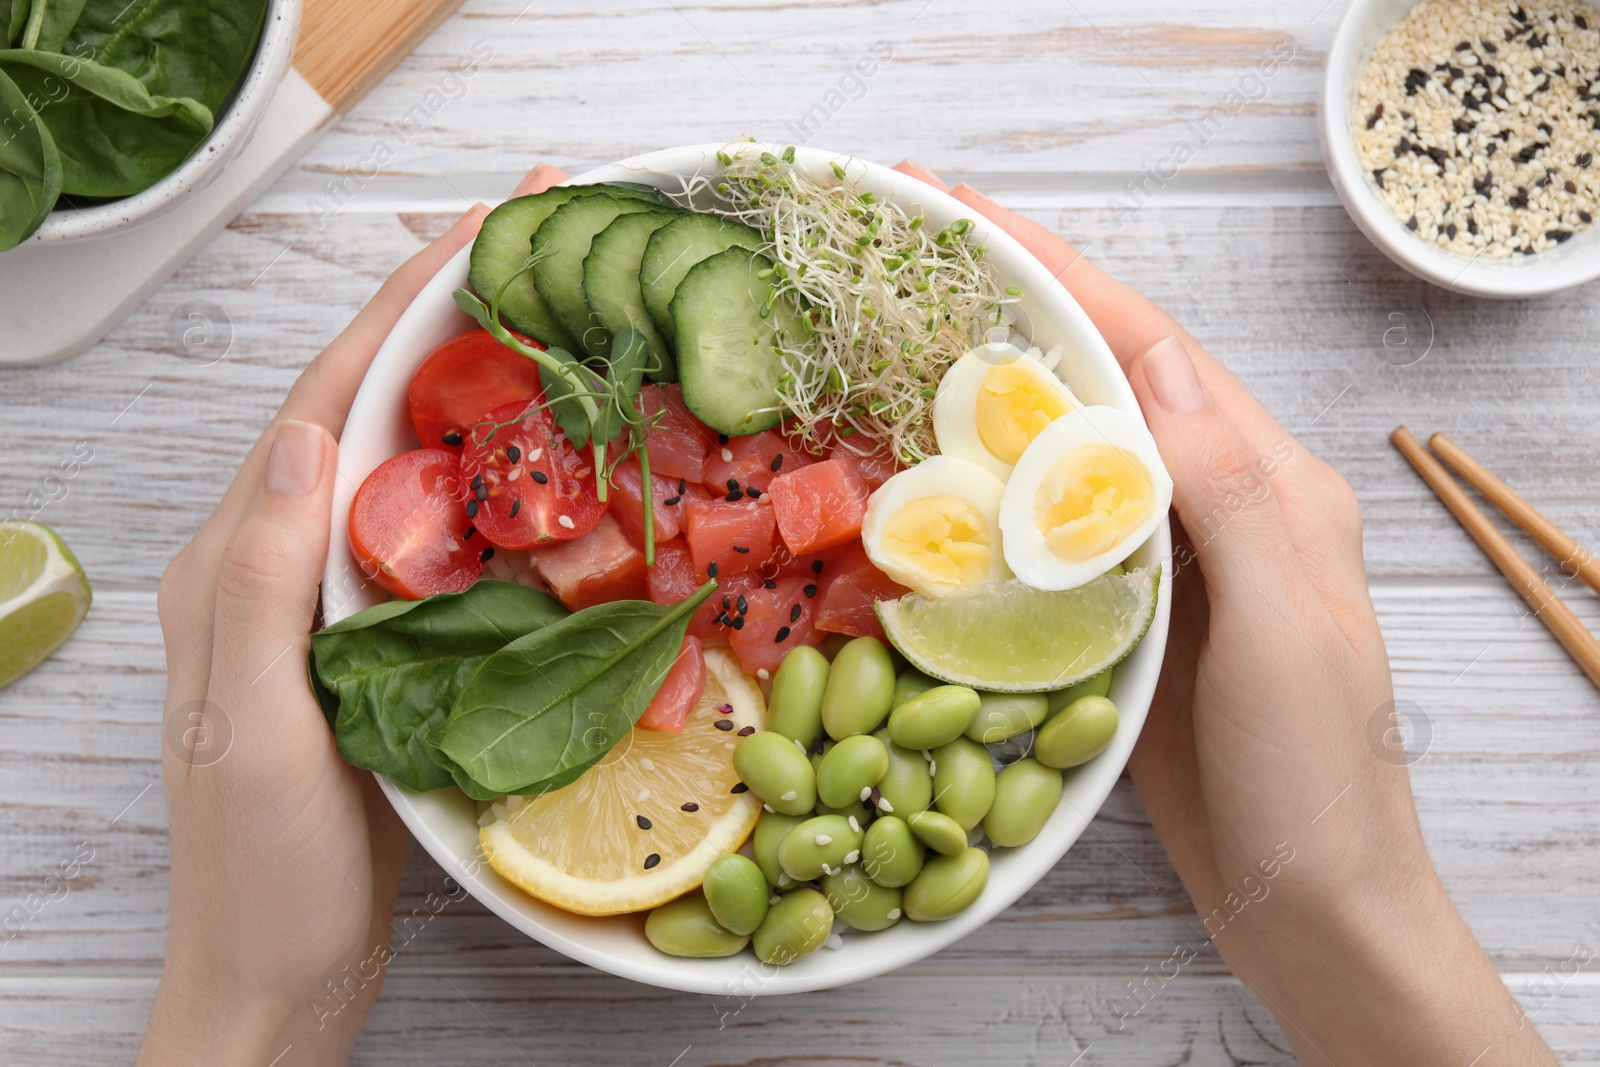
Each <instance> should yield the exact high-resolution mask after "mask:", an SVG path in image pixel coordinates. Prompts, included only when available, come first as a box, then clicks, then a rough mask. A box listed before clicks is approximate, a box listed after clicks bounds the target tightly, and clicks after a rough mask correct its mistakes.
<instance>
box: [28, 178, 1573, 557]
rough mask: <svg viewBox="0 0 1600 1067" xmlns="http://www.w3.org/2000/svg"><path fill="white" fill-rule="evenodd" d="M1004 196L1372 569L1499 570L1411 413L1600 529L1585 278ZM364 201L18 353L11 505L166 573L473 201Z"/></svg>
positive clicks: (1166, 211) (1264, 209)
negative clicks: (1174, 353) (1318, 499)
mask: <svg viewBox="0 0 1600 1067" xmlns="http://www.w3.org/2000/svg"><path fill="white" fill-rule="evenodd" d="M1003 199H1004V200H1005V201H1006V202H1007V203H1008V204H1010V205H1012V206H1015V207H1017V208H1019V209H1021V210H1023V211H1024V212H1025V213H1026V214H1028V215H1030V216H1032V217H1034V218H1037V219H1039V220H1040V221H1041V222H1044V223H1045V224H1047V225H1050V226H1052V227H1054V228H1056V229H1058V230H1059V231H1061V232H1063V233H1065V234H1067V235H1069V236H1071V237H1073V238H1074V239H1075V240H1077V241H1078V242H1079V243H1080V244H1081V245H1082V247H1084V248H1085V249H1086V251H1087V252H1088V254H1089V255H1091V256H1092V257H1094V258H1095V259H1097V260H1098V261H1099V262H1101V263H1102V264H1103V265H1104V266H1105V267H1107V268H1108V269H1110V270H1112V271H1113V272H1115V273H1116V274H1118V275H1119V276H1121V277H1122V278H1124V279H1126V280H1127V281H1128V282H1130V283H1131V284H1133V285H1134V286H1136V287H1138V288H1140V289H1142V290H1144V291H1145V292H1147V293H1149V294H1150V295H1151V296H1152V297H1153V298H1155V299H1157V300H1158V301H1160V302H1161V303H1162V304H1163V305H1165V306H1166V307H1167V308H1168V309H1169V310H1171V311H1172V312H1173V313H1174V314H1175V315H1177V317H1178V318H1179V319H1180V320H1181V321H1183V322H1185V323H1187V324H1188V325H1189V326H1190V327H1191V329H1192V330H1193V331H1194V332H1195V333H1196V334H1197V335H1198V336H1199V337H1200V338H1201V340H1202V341H1204V342H1205V343H1207V344H1208V345H1209V346H1211V348H1212V350H1213V351H1214V352H1215V353H1216V354H1217V355H1218V356H1220V357H1221V358H1222V359H1224V360H1225V361H1226V362H1228V363H1229V364H1230V365H1231V366H1232V367H1233V368H1234V369H1235V370H1236V372H1237V373H1238V374H1239V376H1240V377H1241V378H1242V379H1243V380H1244V381H1245V383H1246V384H1247V385H1248V386H1250V388H1251V389H1253V390H1254V391H1255V392H1256V393H1257V395H1259V396H1260V397H1261V398H1262V400H1263V402H1264V403H1265V404H1266V406H1267V407H1268V409H1269V410H1271V411H1272V412H1273V413H1274V414H1275V415H1276V416H1277V417H1278V419H1279V420H1280V421H1281V422H1282V423H1283V424H1284V426H1285V427H1286V428H1287V429H1288V430H1289V431H1290V432H1292V433H1294V434H1296V435H1298V436H1299V438H1300V439H1301V440H1302V442H1303V443H1304V444H1305V445H1306V446H1307V447H1309V448H1311V449H1312V450H1314V451H1315V452H1316V453H1317V454H1319V455H1321V456H1322V457H1323V458H1325V459H1326V460H1328V461H1329V462H1330V463H1332V464H1333V465H1334V466H1335V467H1337V468H1338V469H1339V470H1340V471H1342V472H1343V473H1344V474H1345V476H1346V477H1347V478H1349V479H1350V481H1351V482H1352V483H1353V484H1354V485H1355V487H1356V489H1357V491H1358V492H1359V494H1360V496H1361V499H1362V502H1363V505H1364V508H1365V511H1366V517H1367V560H1368V566H1369V569H1370V571H1371V573H1372V574H1373V575H1374V576H1376V577H1379V578H1384V577H1393V576H1402V577H1403V576H1431V577H1447V576H1472V577H1489V576H1493V575H1494V574H1495V572H1494V570H1493V569H1492V568H1491V567H1490V565H1489V564H1488V562H1487V561H1486V560H1485V559H1484V558H1483V557H1482V555H1481V554H1480V553H1479V552H1478V550H1477V548H1476V547H1475V546H1474V545H1473V544H1472V542H1471V541H1470V539H1468V538H1467V536H1466V535H1465V534H1464V533H1462V532H1461V531H1460V530H1459V529H1458V528H1457V527H1456V525H1455V523H1454V521H1453V520H1452V519H1450V517H1449V516H1448V514H1447V513H1446V512H1445V511H1444V509H1443V508H1442V507H1440V506H1439V505H1438V503H1437V502H1436V501H1435V500H1434V499H1433V497H1432V494H1430V493H1429V492H1428V491H1427V489H1426V488H1425V487H1424V486H1423V485H1422V483H1421V481H1420V480H1418V479H1417V477H1416V476H1415V474H1414V473H1413V472H1412V471H1411V470H1410V469H1409V468H1408V467H1407V466H1406V464H1405V463H1404V461H1403V460H1401V459H1400V457H1399V456H1398V455H1397V454H1396V453H1395V452H1394V451H1393V450H1392V449H1391V448H1390V447H1389V445H1388V443H1387V440H1386V438H1387V434H1388V432H1389V431H1390V430H1391V429H1393V428H1394V426H1395V425H1396V424H1397V423H1400V422H1405V423H1407V424H1409V425H1410V426H1411V427H1412V428H1413V429H1414V430H1416V431H1417V432H1418V433H1426V432H1428V431H1431V430H1435V429H1442V430H1445V431H1447V432H1449V433H1450V434H1451V435H1452V436H1453V437H1454V438H1455V439H1456V440H1458V441H1460V442H1461V443H1462V444H1463V445H1464V446H1465V447H1467V448H1469V449H1470V450H1471V451H1472V452H1473V453H1474V454H1475V455H1478V456H1479V457H1481V458H1482V460H1483V462H1485V463H1486V464H1487V465H1489V466H1490V467H1491V468H1492V469H1493V470H1495V471H1496V472H1498V473H1499V474H1500V475H1501V476H1502V477H1504V478H1505V479H1506V480H1507V481H1509V482H1511V483H1512V485H1514V486H1515V487H1516V488H1517V489H1518V490H1519V491H1521V492H1522V493H1523V494H1524V495H1525V496H1527V497H1528V498H1529V499H1530V500H1531V501H1532V502H1533V503H1534V504H1535V505H1536V506H1538V507H1539V508H1540V509H1541V510H1543V511H1544V512H1545V514H1547V515H1548V516H1550V518H1551V519H1552V520H1553V521H1555V522H1556V523H1558V524H1559V525H1561V526H1563V527H1564V528H1566V529H1567V530H1569V531H1571V532H1572V533H1573V534H1575V535H1576V536H1578V537H1579V538H1580V539H1587V540H1588V541H1589V542H1590V543H1591V545H1594V544H1596V543H1600V529H1597V527H1596V522H1595V516H1594V513H1593V509H1592V508H1591V507H1590V504H1591V502H1592V501H1593V500H1594V499H1595V496H1596V493H1597V491H1600V470H1597V469H1596V468H1595V467H1594V465H1593V464H1592V463H1589V462H1587V460H1586V458H1585V457H1588V456H1593V455H1595V454H1597V452H1600V424H1597V423H1596V421H1595V420H1594V419H1593V418H1592V407H1593V405H1592V400H1591V398H1592V397H1593V395H1594V390H1595V386H1596V382H1597V376H1600V369H1597V364H1596V363H1595V360H1594V358H1593V353H1592V347H1593V346H1592V343H1591V338H1592V337H1593V336H1595V334H1596V332H1597V331H1600V304H1596V302H1595V301H1594V300H1592V299H1590V298H1589V296H1588V295H1587V293H1586V292H1585V291H1584V290H1576V291H1573V292H1570V293H1567V294H1564V295H1560V296H1555V297H1551V298H1548V299H1546V300H1542V301H1539V302H1536V303H1524V304H1515V305H1508V304H1494V303H1488V302H1483V301H1473V300H1468V299H1466V298H1463V297H1455V296H1451V295H1448V294H1445V293H1442V292H1440V291H1439V290H1436V289H1431V288H1429V287H1428V286H1425V285H1424V284H1422V283H1421V282H1417V281H1414V280H1411V279H1409V277H1408V276H1407V275H1404V274H1403V273H1401V272H1400V271H1399V270H1398V268H1395V267H1394V266H1392V265H1391V264H1389V263H1388V261H1387V260H1385V259H1383V258H1382V257H1381V256H1380V255H1379V254H1378V253H1377V252H1376V251H1375V250H1374V249H1373V248H1372V247H1371V246H1370V245H1369V244H1368V243H1367V242H1366V240H1365V239H1364V238H1362V237H1361V235H1360V234H1359V233H1358V232H1357V231H1356V230H1355V229H1354V227H1353V226H1352V225H1351V223H1350V222H1349V220H1348V219H1347V218H1346V217H1345V215H1344V213H1343V212H1342V211H1340V210H1339V209H1337V208H1334V207H1329V206H1316V205H1309V206H1305V205H1301V206H1287V207H1279V206H1277V205H1276V204H1275V203H1273V202H1269V200H1268V199H1267V198H1265V197H1262V198H1257V203H1256V205H1254V206H1250V205H1235V206H1219V205H1217V204H1199V205H1193V204H1189V205H1186V204H1184V203H1183V202H1177V203H1172V202H1169V201H1167V200H1164V199H1161V198H1157V199H1155V200H1153V201H1152V202H1151V204H1150V206H1148V207H1146V208H1145V209H1144V210H1143V211H1140V212H1138V213H1137V214H1134V215H1132V216H1131V217H1122V216H1119V215H1118V214H1116V213H1114V212H1111V211H1107V210H1105V209H1103V208H1101V209H1096V208H1086V207H1071V208H1066V207H1062V206H1060V203H1059V202H1058V201H1057V200H1055V199H1052V198H1050V197H1046V196H1043V195H1041V194H1036V193H1017V194H1015V195H1013V196H1007V197H1003ZM360 206H361V208H362V209H361V210H350V211H347V212H343V213H339V214H335V215H333V216H330V217H328V218H326V219H323V220H322V221H321V223H320V224H319V222H318V220H317V219H316V218H315V217H314V216H312V215H309V214H307V213H305V212H302V211H294V212H290V213H255V214H250V215H246V216H245V217H243V218H242V219H240V220H239V221H238V222H236V223H235V224H234V225H233V226H232V227H231V228H230V229H229V230H228V231H227V232H225V233H224V234H223V235H222V236H221V237H219V238H218V240H217V241H216V242H214V243H213V244H212V245H211V246H210V247H209V248H208V249H207V250H206V251H205V252H204V253H202V254H201V255H200V256H199V257H198V258H197V259H196V260H195V261H194V262H193V263H191V264H190V265H189V266H188V267H186V268H185V269H184V270H183V271H181V272H180V273H179V274H178V275H177V277H176V278H174V279H173V281H172V282H170V283H169V284H168V285H167V286H165V287H163V288H162V289H161V290H160V291H159V292H158V293H157V294H156V295H155V296H154V297H153V298H152V299H151V301H150V302H149V303H148V304H147V305H146V306H145V307H144V308H142V309H140V310H139V311H137V312H135V313H134V314H133V315H132V316H131V317H130V318H129V319H128V321H127V322H126V323H124V324H123V325H122V326H121V327H120V328H119V329H118V330H116V331H115V332H114V333H113V334H112V335H111V337H110V338H109V339H108V340H107V341H106V342H104V343H103V344H101V345H99V346H97V347H96V348H95V349H94V350H92V351H90V352H88V353H86V354H84V355H83V356H82V357H80V358H78V359H75V360H73V361H71V362H70V363H67V364H63V365H60V366H56V367H44V368H28V369H23V370H16V371H13V372H12V373H11V375H10V377H9V378H8V383H7V385H6V388H5V391H4V393H3V394H0V446H3V447H4V449H5V450H6V454H7V456H8V460H9V462H8V463H7V464H6V467H5V469H4V470H3V471H0V505H4V506H5V507H6V508H7V510H8V511H9V513H11V514H19V515H23V516H26V515H28V514H32V513H34V512H35V511H37V513H38V517H40V518H41V519H43V520H44V521H47V522H50V523H52V524H54V525H56V526H57V527H58V528H59V529H60V530H61V532H62V533H63V535H64V536H66V538H67V539H68V541H69V543H71V544H72V545H73V547H74V549H75V550H76V551H77V552H78V553H79V555H80V557H81V558H82V559H83V560H84V563H85V565H86V566H87V567H88V569H89V572H90V575H91V576H92V578H93V579H94V581H95V582H96V584H97V587H99V588H106V587H111V588H139V589H150V588H153V587H154V584H155V582H156V580H157V579H158V578H159V576H160V573H161V570H162V568H163V567H164V566H165V564H166V561H167V560H168V559H169V558H170V557H171V556H172V554H173V553H174V552H175V551H176V550H177V549H178V548H179V547H180V546H181V545H182V544H183V542H184V541H185V540H186V539H187V538H188V537H189V536H190V535H191V534H192V532H193V531H194V529H195V528H196V527H197V526H198V525H199V523H200V522H202V521H203V520H204V518H205V516H206V515H207V514H208V513H209V512H210V509H211V507H212V505H213V504H214V502H215V500H216V499H217V498H218V496H220V494H221V492H222V490H223V489H224V488H225V487H226V485H227V482H228V480H229V479H230V478H231V477H232V473H233V471H234V469H235V468H236V466H237V464H238V462H239V460H240V458H241V457H242V456H243V454H244V452H245V451H246V449H247V448H248V447H249V445H250V444H251V442H252V441H253V440H254V439H255V437H256V435H257V434H258V433H259V432H260V430H261V427H262V426H263V425H264V424H265V423H266V422H267V420H268V419H269V418H270V417H271V415H272V413H273V412H274V411H275V410H276V407H277V404H278V402H279V401H280V399H281V398H282V396H283V394H284V392H285V391H286V390H287V389H288V387H289V385H290V383H291V382H292V381H293V380H294V377H295V375H296V374H297V373H298V372H299V370H300V369H301V368H302V367H303V366H304V364H305V363H306V362H307V360H309V358H310V357H311V356H312V355H313V354H314V353H315V352H316V351H318V350H319V349H320V348H321V347H322V345H323V344H325V343H326V342H327V341H328V340H329V339H330V338H331V337H333V336H334V335H335V334H336V333H337V332H338V330H339V329H340V328H341V327H342V326H343V325H344V324H345V323H346V322H348V321H349V319H350V317H351V316H352V315H353V314H354V313H355V312H356V310H358V309H359V307H360V306H361V304H362V303H363V302H364V301H365V299H366V298H367V297H368V296H370V295H371V293H372V292H373V291H374V290H375V289H376V288H377V286H378V285H379V284H380V283H381V281H382V280H383V278H384V277H386V276H387V274H388V273H389V271H391V270H392V269H393V268H394V267H395V266H396V265H397V264H398V263H399V262H400V261H401V260H402V259H403V258H404V257H405V256H406V255H408V254H409V253H410V252H411V251H413V250H415V249H416V248H417V247H418V246H419V244H420V242H421V241H422V240H423V239H424V238H426V237H430V236H432V235H433V234H435V233H437V232H438V231H439V230H440V229H442V228H443V227H444V226H446V225H447V224H448V222H449V220H450V217H451V216H449V215H447V214H442V213H439V212H436V211H435V212H428V211H420V212H403V213H396V212H395V211H394V210H393V209H387V208H386V209H384V210H366V208H370V207H372V206H373V205H372V204H363V205H360ZM198 301H209V302H210V303H211V304H213V305H216V307H217V308H220V309H221V310H220V314H221V315H222V316H225V318H226V321H227V323H228V324H229V325H228V329H229V330H230V331H231V338H232V340H231V347H230V348H229V350H228V354H227V356H226V358H223V359H221V360H220V361H218V362H215V363H213V364H211V365H204V366H202V365H196V364H200V363H205V362H207V361H209V360H211V359H212V358H214V356H215V354H216V352H217V351H218V348H215V347H214V348H204V347H200V348H196V349H195V351H194V352H189V351H187V350H186V349H184V347H183V345H182V344H181V343H179V342H177V341H174V339H173V338H174V337H175V336H176V337H179V338H181V337H182V336H183V331H184V330H185V329H186V328H191V327H192V326H193V323H192V322H191V320H189V319H188V318H186V317H185V315H186V314H187V311H188V305H191V304H193V303H194V302H198ZM211 314H213V315H216V314H218V313H217V312H211ZM1402 333H1404V334H1405V337H1406V339H1407V341H1408V345H1406V346H1400V345H1399V339H1400V337H1401V334H1402ZM1386 334H1387V336H1388V344H1389V347H1386V345H1385V336H1386ZM196 336H199V335H198V334H192V335H191V340H192V339H193V337H196ZM219 336H220V335H219ZM218 347H220V343H219V346H218ZM176 353H182V354H183V355H182V356H180V355H179V354H176ZM1418 355H1420V356H1421V359H1420V361H1419V362H1416V363H1414V364H1413V365H1410V366H1396V365H1393V364H1396V363H1402V362H1408V361H1410V360H1412V359H1415V358H1417V356H1418ZM185 358H187V359H188V362H185ZM1386 360H1387V362H1386ZM84 449H90V450H92V458H90V459H89V461H88V462H86V463H81V464H80V467H81V469H80V470H79V471H78V472H77V474H76V476H75V477H73V478H70V479H64V480H62V479H52V477H51V475H52V472H53V471H56V470H57V468H58V467H59V466H60V464H62V463H63V462H66V461H70V460H71V459H72V458H73V457H74V456H75V455H78V456H80V457H81V455H82V452H83V450H84ZM134 485H136V486H138V487H139V491H138V492H137V493H129V492H128V487H129V486H134ZM52 498H54V499H52ZM1515 538H1516V539H1517V543H1518V544H1519V545H1521V546H1523V547H1524V548H1525V549H1526V553H1527V555H1528V557H1529V558H1530V559H1532V560H1534V561H1535V562H1537V563H1538V564H1539V565H1541V566H1543V567H1545V569H1546V571H1547V572H1549V573H1550V574H1551V576H1552V577H1557V576H1556V575H1555V565H1554V563H1553V561H1550V560H1548V559H1546V558H1545V557H1544V556H1543V555H1542V554H1540V553H1538V552H1537V550H1536V549H1534V548H1533V547H1532V545H1531V543H1530V542H1528V541H1527V540H1526V539H1525V538H1522V537H1521V535H1520V533H1518V534H1516V535H1515Z"/></svg>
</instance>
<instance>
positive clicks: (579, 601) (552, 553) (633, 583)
mask: <svg viewBox="0 0 1600 1067" xmlns="http://www.w3.org/2000/svg"><path fill="white" fill-rule="evenodd" d="M533 570H534V573H535V574H537V575H538V576H539V580H540V581H542V582H544V584H545V585H546V586H547V587H548V588H549V590H550V592H551V593H552V594H554V595H555V598H556V599H557V600H559V601H561V603H562V604H563V605H565V606H566V608H567V610H568V611H581V610H583V609H584V608H587V607H592V606H594V605H595V604H609V603H611V601H613V600H643V599H645V597H646V594H647V592H648V589H647V586H646V584H645V566H644V553H643V552H640V551H639V550H638V549H637V548H635V547H633V542H631V541H629V540H628V539H627V538H626V537H625V536H623V533H622V528H621V527H619V526H618V525H617V520H616V519H613V518H612V517H611V516H610V515H602V516H601V517H600V519H599V520H598V522H596V524H595V527H594V529H593V530H590V531H589V532H588V533H587V534H585V535H584V536H582V537H580V538H578V539H577V540H575V541H566V542H563V543H561V544H555V545H550V546H549V547H547V548H541V549H540V550H539V551H537V552H535V553H534V554H533Z"/></svg>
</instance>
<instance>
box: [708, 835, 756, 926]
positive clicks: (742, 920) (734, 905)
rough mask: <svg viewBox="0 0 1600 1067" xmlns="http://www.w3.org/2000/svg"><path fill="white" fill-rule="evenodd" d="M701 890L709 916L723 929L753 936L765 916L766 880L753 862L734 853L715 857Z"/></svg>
mask: <svg viewBox="0 0 1600 1067" xmlns="http://www.w3.org/2000/svg"><path fill="white" fill-rule="evenodd" d="M702 888H703V891H704V892H705V896H706V904H707V905H709V906H710V908H711V917H712V918H714V919H716V920H717V923H718V924H719V925H721V926H722V928H723V929H725V930H729V931H732V932H733V933H736V934H753V933H755V932H756V927H758V926H760V925H761V920H762V919H765V918H766V917H767V894H768V889H767V879H766V876H765V875H763V874H762V873H761V868H760V867H758V866H756V862H755V860H752V859H748V858H746V857H744V856H741V855H739V854H738V853H737V852H735V853H733V854H732V855H728V856H721V857H718V859H717V861H716V862H715V863H713V864H712V865H711V869H710V870H708V871H707V872H706V883H705V885H704V886H703V887H702Z"/></svg>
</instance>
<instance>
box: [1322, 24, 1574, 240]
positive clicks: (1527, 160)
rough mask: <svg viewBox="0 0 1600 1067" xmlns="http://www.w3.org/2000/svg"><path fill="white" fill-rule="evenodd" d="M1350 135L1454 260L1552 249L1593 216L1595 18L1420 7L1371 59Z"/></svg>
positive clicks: (1389, 189)
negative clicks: (1452, 254) (1452, 255)
mask: <svg viewBox="0 0 1600 1067" xmlns="http://www.w3.org/2000/svg"><path fill="white" fill-rule="evenodd" d="M1353 134H1354V137H1355V141H1356V148H1357V151H1358V152H1359V154H1360V156H1361V160H1362V165H1363V167H1364V168H1365V169H1366V171H1367V174H1368V177H1369V178H1370V179H1371V180H1372V181H1373V182H1374V183H1375V184H1376V185H1377V187H1378V188H1379V190H1380V196H1381V197H1382V198H1383V200H1384V203H1385V204H1387V205H1388V207H1389V210H1390V211H1392V212H1393V213H1394V215H1395V217H1396V218H1398V219H1400V220H1401V221H1402V222H1404V223H1405V225H1406V227H1407V228H1408V229H1410V230H1411V231H1412V232H1414V233H1416V234H1417V236H1418V237H1421V238H1422V239H1423V240H1426V241H1429V242H1432V243H1433V244H1436V245H1438V246H1439V247H1441V248H1443V249H1445V250H1447V251H1450V252H1454V253H1457V254H1459V255H1463V256H1480V255H1482V256H1491V257H1505V256H1511V255H1515V254H1519V253H1520V254H1522V255H1532V254H1533V253H1535V252H1542V251H1544V250H1546V249H1549V248H1554V247H1555V246H1556V245H1558V244H1560V243H1561V242H1563V241H1566V240H1567V239H1569V238H1570V237H1571V236H1572V235H1573V234H1574V233H1576V232H1578V231H1579V230H1582V229H1585V228H1587V227H1588V226H1589V225H1590V224H1591V223H1593V221H1594V215H1595V214H1596V213H1597V212H1600V174H1597V170H1600V168H1596V167H1594V166H1593V165H1592V164H1593V162H1594V158H1595V156H1596V155H1597V154H1600V15H1597V13H1596V11H1595V9H1594V8H1592V7H1590V6H1589V5H1587V4H1582V3H1571V2H1556V3H1535V2H1524V3H1478V2H1475V0H1422V2H1421V3H1419V4H1417V6H1416V7H1414V8H1412V9H1411V11H1410V12H1409V13H1408V14H1407V15H1406V17H1405V18H1403V19H1401V20H1400V22H1399V23H1398V24H1396V25H1395V27H1394V28H1393V29H1391V30H1390V31H1389V33H1388V34H1387V35H1385V37H1384V38H1383V40H1382V41H1381V42H1380V43H1379V44H1378V47H1377V49H1376V51H1375V52H1374V53H1373V56H1372V60H1371V62H1370V63H1369V64H1368V66H1367V70H1366V73H1365V74H1364V75H1363V76H1362V79H1361V94H1360V110H1359V113H1358V114H1357V116H1356V119H1355V123H1354V130H1353Z"/></svg>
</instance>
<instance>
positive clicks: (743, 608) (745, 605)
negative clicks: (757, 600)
mask: <svg viewBox="0 0 1600 1067" xmlns="http://www.w3.org/2000/svg"><path fill="white" fill-rule="evenodd" d="M734 603H735V604H737V605H738V608H739V614H740V615H743V614H744V613H745V612H747V611H749V610H750V601H748V600H746V599H745V598H744V594H743V593H740V594H739V599H738V600H736V601H734Z"/></svg>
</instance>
